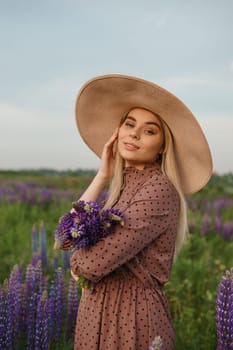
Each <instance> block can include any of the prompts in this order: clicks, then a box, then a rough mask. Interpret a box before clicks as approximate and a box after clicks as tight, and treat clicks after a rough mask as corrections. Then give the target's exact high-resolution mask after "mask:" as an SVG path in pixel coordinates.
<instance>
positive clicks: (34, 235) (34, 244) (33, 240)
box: [31, 225, 38, 254]
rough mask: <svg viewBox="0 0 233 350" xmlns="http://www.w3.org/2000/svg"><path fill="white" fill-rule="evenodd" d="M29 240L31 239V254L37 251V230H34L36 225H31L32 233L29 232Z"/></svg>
mask: <svg viewBox="0 0 233 350" xmlns="http://www.w3.org/2000/svg"><path fill="white" fill-rule="evenodd" d="M31 235H32V236H31V237H32V239H31V241H32V254H33V253H35V252H37V251H38V240H37V232H36V226H35V225H33V226H32V233H31Z"/></svg>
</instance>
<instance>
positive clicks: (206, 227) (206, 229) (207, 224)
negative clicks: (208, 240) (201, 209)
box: [201, 213, 210, 236]
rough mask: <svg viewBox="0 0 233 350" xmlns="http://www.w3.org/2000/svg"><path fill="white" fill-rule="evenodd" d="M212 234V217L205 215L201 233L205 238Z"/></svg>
mask: <svg viewBox="0 0 233 350" xmlns="http://www.w3.org/2000/svg"><path fill="white" fill-rule="evenodd" d="M209 232H210V216H209V215H208V214H207V213H205V214H204V216H203V219H202V224H201V233H202V234H203V236H207V235H208V234H209Z"/></svg>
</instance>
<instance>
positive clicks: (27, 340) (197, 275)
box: [0, 170, 233, 350]
mask: <svg viewBox="0 0 233 350" xmlns="http://www.w3.org/2000/svg"><path fill="white" fill-rule="evenodd" d="M93 175H94V171H82V170H80V171H76V172H75V171H70V172H68V171H67V172H56V171H52V170H41V171H19V172H16V171H15V172H14V171H8V172H7V171H1V172H0V213H1V215H0V239H1V244H0V256H1V264H0V308H1V310H0V311H1V314H0V338H1V334H4V335H3V336H2V344H1V340H0V345H1V346H2V347H1V348H3V349H4V348H5V349H26V348H27V349H30V348H31V349H37V348H38V349H42V348H43V349H67V350H68V349H72V345H73V328H72V327H74V322H75V317H74V314H71V309H72V308H73V309H75V310H76V312H77V308H78V305H77V303H78V298H80V291H78V290H77V286H76V285H74V284H73V283H72V282H71V280H70V275H69V269H68V258H67V256H66V255H65V254H62V253H59V254H58V253H57V252H55V251H54V250H53V242H54V232H55V229H56V226H57V223H58V219H59V217H60V216H61V214H63V213H64V212H66V211H68V210H69V209H70V207H71V202H72V201H74V200H75V199H77V198H78V197H79V196H80V193H81V192H82V191H83V190H84V189H85V188H86V186H87V185H88V183H89V182H90V181H91V179H92V177H93ZM187 203H188V207H189V212H188V214H189V215H188V218H189V229H190V234H189V238H188V240H187V242H186V244H185V246H184V247H183V249H182V251H181V253H180V255H179V256H178V258H177V260H176V262H175V263H174V266H173V270H172V274H171V279H170V281H169V282H168V283H167V285H166V286H165V293H166V296H167V298H168V301H169V303H170V308H171V313H172V317H173V320H174V326H175V331H176V350H183V349H184V350H186V349H188V350H197V349H198V350H202V349H203V350H213V349H216V348H217V343H219V344H220V341H221V339H219V337H221V334H220V335H219V333H217V330H218V332H219V327H220V326H219V325H218V329H217V327H216V307H217V303H216V300H217V298H218V295H217V294H218V293H219V292H218V291H219V284H220V282H221V281H222V277H223V276H224V275H225V273H226V270H230V269H231V268H232V267H233V254H232V252H233V175H232V174H227V175H222V176H218V175H216V174H215V175H214V176H213V178H212V179H211V181H210V183H209V184H208V186H206V188H205V189H203V190H202V191H200V192H199V193H197V194H195V195H193V196H189V197H187ZM59 267H61V268H59ZM38 276H39V277H38ZM33 278H34V279H33ZM230 278H231V282H232V283H231V285H230V287H229V288H230V293H231V295H232V293H233V278H232V276H231V277H230ZM32 280H33V281H34V284H33V286H34V287H33V288H35V289H34V292H35V293H34V295H36V296H37V299H36V301H35V300H34V299H33V293H32V287H31V285H32V284H30V283H31V282H30V281H32ZM12 285H13V286H14V291H13V292H12V295H11V286H12ZM29 285H30V288H29V287H28V286H29ZM15 286H16V287H17V288H18V289H17V288H16V287H15ZM25 286H26V287H25ZM55 287H56V288H55ZM25 288H26V289H27V293H29V294H22V290H23V289H25ZM36 288H37V289H36ZM54 288H55V289H54ZM59 288H60V289H59ZM16 289H17V290H20V293H21V294H20V295H21V296H22V295H23V296H24V299H25V298H29V299H30V300H34V301H33V302H34V304H32V305H34V306H35V308H37V309H36V311H35V312H34V314H33V315H32V314H31V313H30V317H31V318H33V324H35V329H34V330H32V329H31V328H30V329H29V330H27V337H24V332H26V331H25V327H26V323H27V322H26V316H24V318H25V325H24V328H22V327H21V328H20V326H19V325H18V324H16V322H15V321H14V322H13V321H12V322H13V323H14V327H13V330H12V329H10V328H9V330H8V333H7V334H5V333H4V329H3V328H4V327H5V328H6V327H7V325H6V318H7V313H9V312H10V311H11V317H12V313H13V314H14V313H15V312H16V311H15V308H16V306H17V305H16V304H17V303H15V304H14V305H13V306H12V309H11V310H9V305H8V304H9V303H10V301H9V300H10V297H11V298H12V300H13V298H14V297H15V298H16V295H19V294H17V293H18V292H17V293H16V292H15V290H16ZM28 290H29V291H28ZM14 293H15V294H14ZM30 293H31V294H30ZM228 294H229V292H228ZM53 296H55V297H54V298H53ZM61 296H63V297H61ZM4 298H5V299H4ZM62 298H63V299H62ZM53 299H54V300H55V299H56V302H57V304H56V305H55V306H54V305H53V311H51V315H53V316H54V315H55V318H59V319H60V320H61V323H60V324H51V319H52V318H54V317H52V316H51V318H50V319H48V318H46V322H47V323H46V322H45V321H43V317H45V314H46V312H45V311H46V310H51V305H50V304H51V303H52V300H53ZM6 300H8V304H7V302H6ZM64 300H65V302H64ZM232 300H233V297H231V306H230V307H231V317H232V315H233V311H232V310H233V309H232V306H233V302H232ZM21 301H22V300H21ZM24 302H25V309H24V313H27V312H28V313H29V311H26V310H27V309H26V304H27V301H25V300H24ZM62 303H63V304H62ZM49 305H50V309H49ZM74 306H75V307H74ZM38 308H39V309H38ZM46 308H48V309H46ZM38 310H39V311H38ZM21 311H22V310H21ZM52 312H55V314H52ZM3 313H4V315H3ZM18 313H20V311H18ZM21 313H22V312H21ZM43 315H44V316H43ZM58 315H59V317H58ZM68 315H69V319H72V320H73V321H72V322H73V323H72V324H70V327H71V328H67V327H68V326H67V319H68ZM3 316H4V317H5V318H4V317H3ZM8 317H9V316H8ZM15 317H16V316H15ZM20 317H21V316H20ZM28 317H29V316H28ZM37 317H38V318H37ZM62 318H64V320H62ZM63 321H64V322H63ZM4 322H5V323H4ZM38 324H40V325H41V326H40V327H37V326H36V325H38ZM3 326H4V327H3ZM55 328H56V329H58V333H57V334H54V333H53V329H55ZM220 328H221V327H220ZM7 329H8V328H7ZM41 329H44V330H45V331H44V332H45V333H44V334H45V335H43V334H41V333H40V332H41ZM1 332H2V333H1ZM33 332H35V339H37V338H38V341H37V340H32V334H33ZM230 332H231V333H230V335H229V334H228V337H232V338H231V341H232V340H233V334H232V328H231V330H230ZM220 333H221V332H220ZM225 333H226V332H225ZM12 336H14V337H15V339H16V338H17V337H18V338H17V339H19V340H18V341H17V342H13V343H12V342H10V337H12ZM43 337H44V338H43ZM42 338H43V342H44V343H43V344H41V343H40V342H39V340H41V339H42ZM41 341H42V340H41ZM7 342H8V343H9V344H8V343H7ZM33 342H34V343H33ZM46 342H47V344H45V343H46ZM6 344H7V345H6ZM30 344H31V345H30ZM229 344H230V343H229ZM232 348H233V347H231V345H229V346H228V345H225V346H223V345H221V344H220V345H219V347H218V349H219V350H221V349H226V350H227V349H232Z"/></svg>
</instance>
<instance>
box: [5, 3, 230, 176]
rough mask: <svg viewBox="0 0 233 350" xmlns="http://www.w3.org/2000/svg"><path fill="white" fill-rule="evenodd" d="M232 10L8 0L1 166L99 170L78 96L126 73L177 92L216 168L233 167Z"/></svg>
mask: <svg viewBox="0 0 233 350" xmlns="http://www.w3.org/2000/svg"><path fill="white" fill-rule="evenodd" d="M232 14H233V1H232V0H221V1H220V0H205V1H203V0H195V1H190V0H116V1H113V0H98V1H94V0H46V1H45V0H41V1H37V0H21V1H18V0H8V1H3V0H0V82H1V83H0V169H38V168H53V169H58V170H63V169H78V168H79V169H80V168H83V169H89V168H91V169H97V168H98V166H99V163H100V161H99V159H98V158H97V157H96V156H95V155H94V154H93V153H92V152H91V151H90V150H89V149H88V147H87V146H86V145H85V144H84V142H83V141H82V139H81V138H80V136H79V134H78V131H77V128H76V124H75V116H74V106H75V99H76V96H77V93H78V91H79V89H80V87H81V86H82V85H83V84H84V83H85V82H86V81H87V80H88V79H90V78H92V77H94V76H98V75H102V74H111V73H120V74H127V75H133V76H137V77H141V78H143V79H147V80H150V81H153V82H155V83H156V84H158V85H161V86H162V87H164V88H165V89H168V90H169V91H171V92H172V93H174V94H175V95H176V96H178V97H179V98H180V99H181V100H182V101H183V102H184V103H185V104H186V105H187V106H188V107H189V108H190V109H191V110H192V112H193V113H194V115H195V116H196V118H197V120H198V121H199V123H200V125H201V127H202V128H203V131H204V133H205V135H206V137H207V139H208V142H209V145H210V149H211V152H212V156H213V163H214V171H215V172H217V173H219V174H223V173H227V172H232V171H233V157H232V156H233V34H232V33H233V21H232ZM190 137H192V135H190Z"/></svg>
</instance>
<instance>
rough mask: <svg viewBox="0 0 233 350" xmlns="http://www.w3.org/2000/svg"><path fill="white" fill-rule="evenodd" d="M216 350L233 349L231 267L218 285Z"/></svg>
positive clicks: (232, 281) (232, 277)
mask: <svg viewBox="0 0 233 350" xmlns="http://www.w3.org/2000/svg"><path fill="white" fill-rule="evenodd" d="M216 304H217V307H216V327H217V341H218V346H217V350H228V349H229V350H231V349H233V268H232V269H231V270H230V271H226V274H225V275H224V276H223V277H222V280H221V282H220V284H219V286H218V294H217V301H216Z"/></svg>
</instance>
